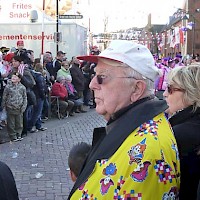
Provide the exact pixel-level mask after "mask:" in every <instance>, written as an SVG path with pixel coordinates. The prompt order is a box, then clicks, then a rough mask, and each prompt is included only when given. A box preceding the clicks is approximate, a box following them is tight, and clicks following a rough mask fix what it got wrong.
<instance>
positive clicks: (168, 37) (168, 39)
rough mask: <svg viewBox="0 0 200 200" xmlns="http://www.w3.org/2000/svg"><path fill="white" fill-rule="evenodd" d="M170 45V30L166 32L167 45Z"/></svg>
mask: <svg viewBox="0 0 200 200" xmlns="http://www.w3.org/2000/svg"><path fill="white" fill-rule="evenodd" d="M170 43H171V37H170V30H168V31H167V44H170Z"/></svg>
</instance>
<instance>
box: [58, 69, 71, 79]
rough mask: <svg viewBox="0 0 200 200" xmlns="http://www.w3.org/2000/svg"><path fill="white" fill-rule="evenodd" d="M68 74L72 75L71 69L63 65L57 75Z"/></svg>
mask: <svg viewBox="0 0 200 200" xmlns="http://www.w3.org/2000/svg"><path fill="white" fill-rule="evenodd" d="M68 75H70V76H71V74H70V71H69V69H65V68H64V67H61V69H59V70H58V72H57V77H59V76H64V77H66V76H68Z"/></svg>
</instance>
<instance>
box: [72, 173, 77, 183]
mask: <svg viewBox="0 0 200 200" xmlns="http://www.w3.org/2000/svg"><path fill="white" fill-rule="evenodd" d="M70 176H71V179H72V181H73V182H75V181H76V179H77V177H76V175H75V174H74V172H73V171H72V170H70Z"/></svg>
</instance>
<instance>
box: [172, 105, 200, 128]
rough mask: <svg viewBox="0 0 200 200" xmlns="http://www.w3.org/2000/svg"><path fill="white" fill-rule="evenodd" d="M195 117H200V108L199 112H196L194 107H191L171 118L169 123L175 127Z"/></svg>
mask: <svg viewBox="0 0 200 200" xmlns="http://www.w3.org/2000/svg"><path fill="white" fill-rule="evenodd" d="M195 115H200V108H197V110H195V111H194V110H193V106H189V107H187V108H185V109H183V110H181V111H179V112H177V113H176V114H175V115H173V116H172V117H171V118H169V122H170V124H171V125H172V126H175V125H177V124H180V123H183V122H185V121H186V120H187V119H189V118H192V117H194V116H195Z"/></svg>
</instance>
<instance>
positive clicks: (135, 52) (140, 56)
mask: <svg viewBox="0 0 200 200" xmlns="http://www.w3.org/2000/svg"><path fill="white" fill-rule="evenodd" d="M77 58H78V59H80V60H86V61H90V62H94V63H98V58H105V59H109V60H114V61H118V62H121V63H125V64H127V65H129V66H130V67H131V68H133V69H134V70H135V71H137V72H139V73H140V74H142V75H143V76H144V77H146V78H148V79H150V80H152V81H154V80H155V79H156V77H157V76H158V68H157V67H156V66H155V61H154V58H153V55H152V54H151V52H150V51H149V49H148V48H147V47H145V46H144V45H141V44H137V43H134V42H132V41H127V40H113V41H112V42H111V43H110V45H109V47H108V48H107V49H105V50H104V51H102V53H100V54H99V55H91V56H78V57H77Z"/></svg>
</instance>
